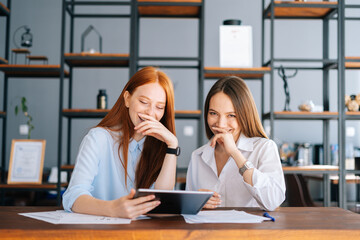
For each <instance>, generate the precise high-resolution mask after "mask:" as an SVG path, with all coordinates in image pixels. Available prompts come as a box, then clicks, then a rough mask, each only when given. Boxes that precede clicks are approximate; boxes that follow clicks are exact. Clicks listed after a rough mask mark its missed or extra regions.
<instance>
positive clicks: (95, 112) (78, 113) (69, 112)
mask: <svg viewBox="0 0 360 240" xmlns="http://www.w3.org/2000/svg"><path fill="white" fill-rule="evenodd" d="M109 111H110V109H63V116H64V117H67V118H103V117H105V116H106V114H108V112H109Z"/></svg>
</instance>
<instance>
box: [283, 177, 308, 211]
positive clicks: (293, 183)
mask: <svg viewBox="0 0 360 240" xmlns="http://www.w3.org/2000/svg"><path fill="white" fill-rule="evenodd" d="M285 182H286V200H287V202H288V205H289V207H314V206H315V204H314V201H313V200H312V198H311V195H310V192H309V188H308V185H307V182H306V180H305V178H304V176H303V175H302V174H286V175H285Z"/></svg>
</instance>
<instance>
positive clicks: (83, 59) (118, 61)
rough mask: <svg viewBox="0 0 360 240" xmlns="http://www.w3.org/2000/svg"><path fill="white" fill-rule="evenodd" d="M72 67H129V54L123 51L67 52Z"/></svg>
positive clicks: (67, 61)
mask: <svg viewBox="0 0 360 240" xmlns="http://www.w3.org/2000/svg"><path fill="white" fill-rule="evenodd" d="M64 57H65V62H66V64H67V65H69V66H71V67H129V61H130V57H129V54H125V53H124V54H122V53H65V54H64Z"/></svg>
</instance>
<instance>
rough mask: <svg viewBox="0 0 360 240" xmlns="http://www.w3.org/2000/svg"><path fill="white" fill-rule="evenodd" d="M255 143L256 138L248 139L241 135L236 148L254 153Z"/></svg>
mask: <svg viewBox="0 0 360 240" xmlns="http://www.w3.org/2000/svg"><path fill="white" fill-rule="evenodd" d="M254 141H255V138H248V137H246V136H245V135H244V134H242V133H241V134H240V137H239V139H238V141H237V144H236V146H237V148H238V149H240V150H243V151H248V152H252V151H253V150H254Z"/></svg>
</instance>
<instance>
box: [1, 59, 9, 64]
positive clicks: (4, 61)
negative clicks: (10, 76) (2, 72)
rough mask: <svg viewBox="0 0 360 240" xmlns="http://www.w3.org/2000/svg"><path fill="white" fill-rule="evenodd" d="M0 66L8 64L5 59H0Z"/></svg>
mask: <svg viewBox="0 0 360 240" xmlns="http://www.w3.org/2000/svg"><path fill="white" fill-rule="evenodd" d="M0 64H8V60H6V59H5V58H2V57H0Z"/></svg>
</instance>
